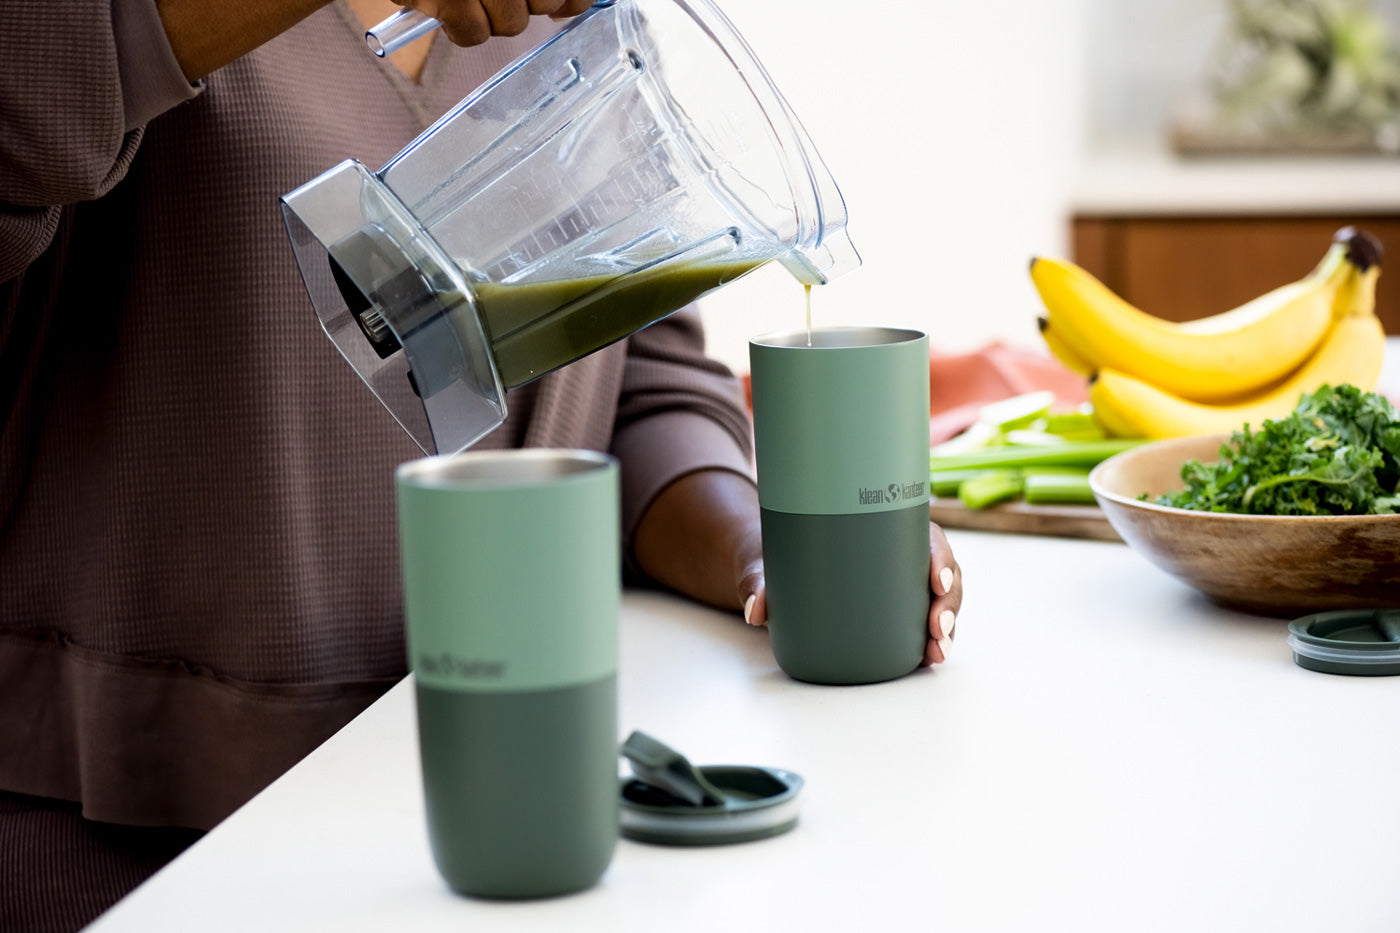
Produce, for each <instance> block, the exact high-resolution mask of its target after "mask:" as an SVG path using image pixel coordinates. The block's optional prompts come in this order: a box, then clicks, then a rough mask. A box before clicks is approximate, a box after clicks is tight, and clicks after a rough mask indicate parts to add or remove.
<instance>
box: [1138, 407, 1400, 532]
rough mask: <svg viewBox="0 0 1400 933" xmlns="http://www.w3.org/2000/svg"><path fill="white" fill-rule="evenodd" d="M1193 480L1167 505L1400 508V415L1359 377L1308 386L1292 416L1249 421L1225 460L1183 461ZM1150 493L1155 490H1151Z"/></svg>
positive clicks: (1323, 511)
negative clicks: (1255, 425) (1255, 426)
mask: <svg viewBox="0 0 1400 933" xmlns="http://www.w3.org/2000/svg"><path fill="white" fill-rule="evenodd" d="M1181 478H1182V479H1183V480H1184V481H1185V482H1186V488H1185V489H1182V490H1179V491H1176V492H1170V493H1167V494H1166V495H1162V496H1158V497H1157V498H1156V499H1154V500H1152V501H1154V502H1156V503H1157V504H1159V505H1169V506H1173V507H1175V508H1179V509H1195V510H1197V511H1203V512H1245V513H1250V514H1255V515H1369V514H1382V513H1393V512H1397V511H1400V492H1397V490H1396V483H1397V481H1400V415H1398V414H1397V413H1396V410H1395V408H1394V406H1392V405H1391V404H1390V402H1389V401H1387V400H1386V399H1385V397H1384V396H1381V395H1377V394H1376V393H1374V392H1363V391H1361V390H1360V389H1358V388H1356V387H1355V386H1352V385H1339V386H1336V387H1332V386H1322V387H1321V388H1319V389H1318V390H1317V391H1316V392H1313V393H1311V394H1304V395H1303V396H1302V397H1301V398H1300V399H1299V400H1298V406H1297V408H1295V409H1294V410H1293V412H1292V413H1291V414H1289V415H1288V416H1287V417H1285V418H1280V419H1278V420H1272V419H1267V420H1265V421H1264V423H1263V425H1261V426H1260V428H1259V430H1257V431H1252V430H1251V429H1250V426H1249V425H1248V424H1246V425H1245V426H1244V427H1243V428H1241V429H1240V430H1238V431H1235V432H1234V433H1233V434H1231V435H1230V438H1229V440H1227V441H1226V442H1225V443H1224V444H1222V445H1221V447H1220V460H1219V462H1217V463H1201V462H1200V461H1199V460H1189V461H1187V462H1186V463H1185V464H1183V465H1182V468H1181ZM1142 498H1144V499H1145V498H1147V496H1146V495H1145V494H1144V495H1143V496H1142Z"/></svg>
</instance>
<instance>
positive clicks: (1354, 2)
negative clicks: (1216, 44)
mask: <svg viewBox="0 0 1400 933" xmlns="http://www.w3.org/2000/svg"><path fill="white" fill-rule="evenodd" d="M1228 6H1229V10H1230V27H1229V32H1228V35H1227V39H1226V41H1225V42H1224V44H1223V45H1222V46H1221V52H1220V56H1219V60H1218V63H1217V66H1216V73H1215V74H1214V75H1213V77H1212V80H1211V86H1212V89H1213V90H1214V96H1215V98H1216V102H1217V105H1218V110H1217V117H1218V119H1219V122H1220V124H1221V128H1222V129H1229V130H1234V131H1236V132H1243V133H1246V134H1251V135H1258V134H1264V135H1270V136H1274V137H1283V138H1285V139H1297V140H1306V139H1308V138H1319V137H1328V136H1331V137H1343V138H1357V139H1360V138H1364V139H1368V140H1370V141H1372V142H1373V143H1374V144H1375V145H1376V146H1377V147H1378V148H1382V149H1388V150H1395V149H1400V54H1397V52H1396V47H1395V44H1394V42H1393V40H1392V37H1391V32H1390V28H1389V26H1388V24H1387V23H1386V21H1385V20H1384V19H1383V18H1382V17H1381V16H1380V15H1379V14H1378V13H1376V11H1375V9H1374V7H1373V5H1372V3H1371V2H1370V0H1228Z"/></svg>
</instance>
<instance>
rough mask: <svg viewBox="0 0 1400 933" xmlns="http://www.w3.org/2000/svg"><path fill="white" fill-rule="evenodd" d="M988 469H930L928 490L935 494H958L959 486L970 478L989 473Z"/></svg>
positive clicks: (951, 495)
mask: <svg viewBox="0 0 1400 933" xmlns="http://www.w3.org/2000/svg"><path fill="white" fill-rule="evenodd" d="M987 472H988V471H987V470H981V469H974V470H930V471H929V474H928V491H929V492H930V493H932V494H933V495H935V496H947V497H949V498H951V497H953V496H956V495H957V494H958V487H960V486H962V484H963V483H965V482H967V481H968V480H970V479H972V478H974V477H977V476H981V475H982V474H984V473H987Z"/></svg>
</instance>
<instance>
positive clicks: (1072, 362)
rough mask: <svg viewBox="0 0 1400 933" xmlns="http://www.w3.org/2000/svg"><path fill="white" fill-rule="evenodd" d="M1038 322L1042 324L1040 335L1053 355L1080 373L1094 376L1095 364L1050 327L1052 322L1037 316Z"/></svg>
mask: <svg viewBox="0 0 1400 933" xmlns="http://www.w3.org/2000/svg"><path fill="white" fill-rule="evenodd" d="M1036 323H1038V324H1039V325H1040V337H1041V339H1042V340H1044V341H1045V346H1046V348H1047V349H1049V351H1050V354H1051V356H1053V357H1055V359H1057V360H1059V361H1060V362H1061V363H1064V364H1065V366H1067V367H1068V368H1070V369H1072V370H1074V371H1075V372H1077V373H1079V374H1080V375H1081V376H1092V375H1093V374H1094V364H1093V363H1090V362H1089V361H1088V360H1086V359H1084V357H1082V356H1080V355H1079V354H1078V353H1076V352H1075V351H1074V348H1072V347H1071V346H1070V345H1069V344H1067V343H1065V341H1064V338H1062V337H1061V336H1060V335H1059V332H1057V331H1055V330H1054V329H1052V328H1051V327H1050V322H1049V321H1048V320H1046V319H1045V318H1043V317H1042V318H1037V319H1036Z"/></svg>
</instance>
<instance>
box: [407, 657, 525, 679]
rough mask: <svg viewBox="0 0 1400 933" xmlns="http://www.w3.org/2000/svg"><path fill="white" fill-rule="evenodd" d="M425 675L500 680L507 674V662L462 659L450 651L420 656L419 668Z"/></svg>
mask: <svg viewBox="0 0 1400 933" xmlns="http://www.w3.org/2000/svg"><path fill="white" fill-rule="evenodd" d="M417 669H418V670H419V671H422V672H423V673H424V674H431V675H433V676H435V677H454V678H457V679H460V680H500V679H501V678H502V677H504V676H505V674H506V662H504V661H490V660H481V659H478V658H461V657H457V656H456V655H454V654H452V653H451V652H448V651H443V652H441V653H440V654H428V653H426V652H423V653H420V654H419V655H418V668H417Z"/></svg>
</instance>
